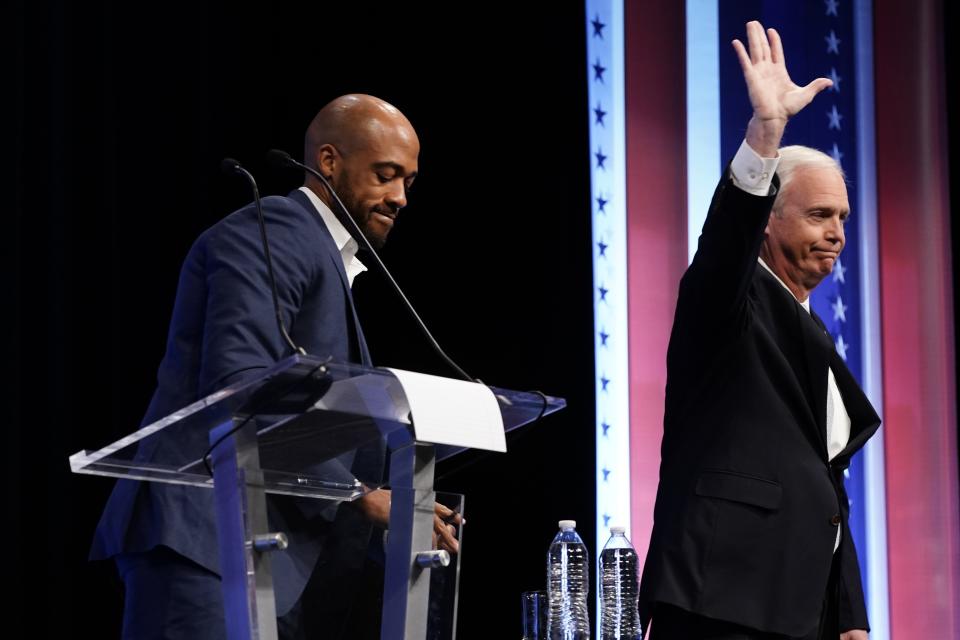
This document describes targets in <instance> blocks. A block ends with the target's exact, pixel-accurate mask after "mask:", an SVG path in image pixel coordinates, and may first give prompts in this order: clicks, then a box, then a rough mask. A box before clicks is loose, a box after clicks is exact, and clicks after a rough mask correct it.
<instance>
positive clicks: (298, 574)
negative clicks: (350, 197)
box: [91, 190, 382, 615]
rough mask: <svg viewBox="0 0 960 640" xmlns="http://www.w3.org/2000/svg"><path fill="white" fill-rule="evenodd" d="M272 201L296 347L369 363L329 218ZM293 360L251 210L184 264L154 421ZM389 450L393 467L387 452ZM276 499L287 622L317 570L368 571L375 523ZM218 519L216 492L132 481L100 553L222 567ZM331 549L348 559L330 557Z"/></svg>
mask: <svg viewBox="0 0 960 640" xmlns="http://www.w3.org/2000/svg"><path fill="white" fill-rule="evenodd" d="M262 204H263V213H264V217H265V221H266V225H267V234H268V238H269V242H270V251H271V255H272V259H273V266H274V273H275V277H276V281H277V289H278V296H279V302H280V307H281V312H282V314H283V317H284V320H285V322H286V325H287V327H288V328H289V330H290V334H291V336H292V338H293V341H294V343H295V344H297V345H298V346H300V347H302V348H304V349H305V350H306V351H307V353H310V354H312V355H317V356H332V357H333V358H334V359H335V360H339V361H348V362H360V363H361V364H365V365H369V364H370V356H369V353H368V352H367V347H366V343H365V342H364V339H363V333H362V332H361V329H360V324H359V322H358V319H357V315H356V310H355V308H354V306H353V300H352V297H351V294H350V286H349V281H348V280H347V275H346V272H345V270H344V267H343V261H342V258H341V256H340V252H339V251H338V249H337V247H336V244H335V243H334V241H333V238H332V236H331V235H330V232H329V231H328V230H327V228H326V225H325V224H324V223H323V220H322V219H321V218H320V215H319V213H318V212H317V211H316V209H315V208H314V206H313V204H312V203H311V202H310V200H309V198H308V197H307V196H306V194H304V193H302V192H301V191H299V190H297V191H293V192H291V193H290V194H289V196H287V197H279V196H274V197H268V198H264V199H263V203H262ZM289 355H291V351H290V348H289V346H288V345H287V344H286V343H285V341H284V340H283V339H282V337H281V335H280V333H279V330H278V328H277V323H276V319H275V316H274V307H273V302H272V299H271V292H270V285H269V282H268V278H267V269H266V264H265V262H264V258H263V248H262V243H261V239H260V231H259V227H258V225H257V216H256V210H255V208H254V207H253V205H248V206H247V207H245V208H243V209H240V210H239V211H236V212H234V213H232V214H231V215H229V216H227V217H226V218H224V219H223V220H221V221H220V222H218V223H217V224H215V225H214V226H213V227H211V228H210V229H208V230H207V231H205V232H204V233H203V234H202V235H201V236H200V237H199V238H198V239H197V241H196V242H195V243H194V245H193V247H192V248H191V249H190V252H189V253H188V255H187V258H186V260H185V261H184V264H183V268H182V271H181V274H180V280H179V284H178V287H177V298H176V302H175V304H174V309H173V318H172V320H171V323H170V332H169V335H168V338H167V348H166V353H165V355H164V358H163V361H162V362H161V364H160V369H159V372H158V376H157V377H158V385H157V390H156V392H155V393H154V395H153V399H152V400H151V402H150V406H149V408H148V410H147V413H146V416H145V417H144V419H143V424H144V425H146V424H150V423H152V422H154V421H156V420H157V419H159V418H161V417H163V416H165V415H168V414H170V413H172V412H173V411H175V410H177V409H180V408H182V407H184V406H186V405H188V404H190V403H192V402H194V401H196V400H198V399H199V398H202V397H204V396H206V395H208V394H210V393H212V392H213V391H216V390H217V389H220V388H222V387H225V386H227V385H230V384H233V383H235V382H238V381H240V380H243V379H244V378H245V377H250V376H252V375H255V374H257V373H258V372H259V371H261V370H263V369H265V368H267V367H269V366H271V365H273V364H274V363H276V362H277V361H279V360H281V359H283V358H285V357H287V356H289ZM197 437H198V438H203V439H204V440H205V439H206V436H205V434H197ZM138 455H139V456H140V457H141V458H144V459H150V460H157V461H160V460H162V461H164V462H188V460H187V456H186V454H185V452H184V451H183V448H181V447H176V446H174V445H173V444H171V443H166V442H159V441H151V442H147V443H145V444H143V445H142V446H141V449H140V451H139V454H138ZM379 455H380V457H381V460H382V450H381V451H380V452H379ZM352 460H353V456H352V455H351V454H347V455H345V456H341V457H340V458H338V459H337V462H339V464H340V465H341V466H342V472H343V473H344V474H345V475H347V474H349V467H350V465H351V463H352ZM334 464H336V462H335V463H334ZM351 479H352V476H351ZM268 503H269V511H270V519H271V528H273V529H279V530H282V531H285V532H286V533H287V535H288V537H289V538H290V541H291V544H290V547H289V548H288V550H287V551H286V552H285V553H280V554H274V556H273V557H272V563H273V572H274V582H275V589H276V593H277V613H278V615H283V614H284V613H286V612H287V611H288V610H289V609H290V608H291V607H292V606H293V604H294V603H295V602H296V601H297V599H298V598H299V597H300V593H301V592H302V590H303V587H304V585H305V584H306V582H307V580H308V579H309V577H310V575H311V573H312V572H313V571H314V569H315V568H316V567H318V566H320V567H321V568H322V569H323V570H325V571H328V572H329V573H330V578H331V579H336V580H340V579H343V577H344V575H345V574H349V573H351V572H353V571H354V569H356V568H357V567H359V566H361V565H362V562H363V559H364V556H365V551H366V548H367V542H368V539H369V533H370V528H369V526H368V525H366V524H365V523H364V522H363V521H362V519H361V518H359V517H358V514H357V513H356V512H355V511H353V510H351V509H338V508H337V505H336V504H331V503H323V502H320V501H305V500H294V499H289V498H278V497H270V498H269V500H268ZM215 518H216V516H215V510H214V501H213V492H212V491H210V490H208V489H201V488H196V487H187V486H180V485H169V484H159V483H154V482H149V483H148V482H137V481H130V480H121V481H119V482H118V483H117V486H116V488H115V489H114V491H113V494H112V495H111V496H110V499H109V501H108V503H107V507H106V509H105V511H104V514H103V516H102V518H101V520H100V524H99V525H98V527H97V531H96V535H95V538H94V542H93V547H92V549H91V558H92V559H103V558H109V557H112V556H114V555H116V554H119V553H131V552H139V551H147V550H149V549H152V548H153V547H155V546H157V545H166V546H168V547H170V548H172V549H174V550H175V551H177V552H178V553H180V554H181V555H183V556H185V557H187V558H189V559H190V560H193V561H194V562H196V563H198V564H200V565H202V566H204V567H206V568H207V569H209V570H211V571H213V572H219V564H220V563H219V555H218V543H217V530H216V522H215ZM331 553H333V554H334V555H335V556H336V558H333V559H331V558H329V557H323V556H329V555H330V554H331ZM318 560H319V563H318Z"/></svg>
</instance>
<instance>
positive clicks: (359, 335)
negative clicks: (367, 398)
mask: <svg viewBox="0 0 960 640" xmlns="http://www.w3.org/2000/svg"><path fill="white" fill-rule="evenodd" d="M289 198H291V199H292V200H295V201H297V202H298V203H300V205H301V206H302V207H303V208H304V209H306V210H307V211H309V212H311V214H312V215H313V216H314V217H315V218H316V220H317V224H318V226H319V227H320V229H321V234H320V236H321V237H322V238H323V244H324V248H325V249H326V253H327V255H328V256H329V258H330V260H331V261H332V262H333V266H334V268H335V269H336V270H337V275H338V276H339V277H340V284H341V286H343V292H344V295H345V296H346V299H347V306H348V307H349V308H350V316H351V317H352V318H353V331H354V334H353V335H354V338H355V339H356V341H357V351H358V352H359V355H360V364H362V365H364V366H367V367H370V366H373V361H372V360H371V359H370V351H369V350H368V349H367V341H366V339H364V337H363V329H361V328H360V317H359V316H358V315H357V308H356V307H355V306H354V304H353V292H352V291H351V290H350V280H349V279H348V278H347V271H346V269H345V268H344V266H343V258H342V257H341V256H340V250H339V249H337V243H336V242H334V240H333V236H332V235H331V234H330V230H329V229H328V228H327V225H326V224H324V222H323V218H321V217H320V212H319V211H317V208H316V207H315V206H313V203H312V202H311V201H310V198H309V197H307V194H305V193H304V192H302V191H300V190H299V189H294V190H293V191H291V192H290V194H289Z"/></svg>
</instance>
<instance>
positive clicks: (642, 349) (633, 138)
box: [624, 2, 687, 558]
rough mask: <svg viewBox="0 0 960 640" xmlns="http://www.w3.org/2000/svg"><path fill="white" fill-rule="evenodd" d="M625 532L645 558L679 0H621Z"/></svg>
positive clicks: (682, 228) (657, 421)
mask: <svg viewBox="0 0 960 640" xmlns="http://www.w3.org/2000/svg"><path fill="white" fill-rule="evenodd" d="M624 23H625V33H624V36H625V38H624V41H625V51H624V58H625V83H626V87H625V88H626V110H627V113H626V138H627V139H626V154H627V159H626V160H627V254H628V258H627V265H628V274H627V278H628V280H627V283H628V289H629V291H628V296H629V307H628V308H629V311H628V313H629V328H630V479H631V486H630V491H631V493H630V503H631V504H630V510H631V514H632V515H631V536H632V542H633V544H634V546H635V547H636V549H637V553H639V554H640V557H641V558H643V557H645V555H646V552H647V547H648V546H649V543H650V531H651V529H652V528H653V503H654V499H655V497H656V490H657V477H658V472H659V468H660V436H661V433H662V431H663V402H664V389H665V386H666V382H667V379H666V375H667V373H666V361H667V342H668V340H669V338H670V327H671V325H672V324H673V311H674V307H675V306H676V299H677V286H678V284H679V282H680V276H681V275H682V274H683V271H684V269H685V268H686V264H687V250H686V247H687V206H686V193H687V182H686V180H687V176H686V117H685V114H686V91H685V81H684V78H685V77H686V56H685V29H686V25H685V21H684V3H683V2H657V3H640V2H625V3H624Z"/></svg>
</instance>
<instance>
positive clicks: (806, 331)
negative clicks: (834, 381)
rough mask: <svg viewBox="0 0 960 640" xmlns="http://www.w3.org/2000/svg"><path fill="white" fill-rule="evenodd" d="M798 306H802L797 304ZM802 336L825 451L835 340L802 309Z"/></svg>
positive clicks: (813, 403) (818, 425) (815, 412)
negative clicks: (831, 364)
mask: <svg viewBox="0 0 960 640" xmlns="http://www.w3.org/2000/svg"><path fill="white" fill-rule="evenodd" d="M797 306H800V304H799V303H797ZM799 320H800V335H801V336H802V338H803V355H804V360H805V361H806V364H807V372H808V375H809V376H810V387H811V393H812V397H811V398H810V400H811V406H812V407H813V409H814V414H813V415H814V417H815V418H816V420H817V429H818V431H819V433H820V436H821V437H822V438H823V444H824V451H826V443H827V370H828V368H829V366H830V365H829V362H830V354H831V353H832V352H834V348H833V340H831V339H830V334H828V333H827V331H826V329H824V328H823V327H822V326H821V325H820V324H819V322H818V320H819V319H816V318H815V317H814V316H813V314H812V313H807V311H806V309H803V308H802V307H801V313H800V314H799Z"/></svg>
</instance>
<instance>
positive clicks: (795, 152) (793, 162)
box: [773, 144, 847, 209]
mask: <svg viewBox="0 0 960 640" xmlns="http://www.w3.org/2000/svg"><path fill="white" fill-rule="evenodd" d="M805 168H817V169H833V170H834V171H836V172H837V173H839V174H840V177H841V178H843V180H844V182H846V180H847V176H846V174H844V173H843V168H842V167H841V166H840V164H839V163H838V162H837V161H836V160H834V159H833V157H831V156H829V155H827V154H825V153H824V152H823V151H818V150H817V149H813V148H811V147H804V146H803V145H799V144H794V145H790V146H788V147H781V148H780V163H779V164H778V165H777V175H778V176H779V177H780V190H779V192H777V199H776V200H775V201H774V203H773V208H774V209H777V208H778V207H777V205H778V204H779V203H780V194H782V193H783V191H784V189H785V188H786V187H787V185H788V184H790V181H791V180H793V178H794V175H795V174H796V172H797V171H798V170H799V169H805Z"/></svg>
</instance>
